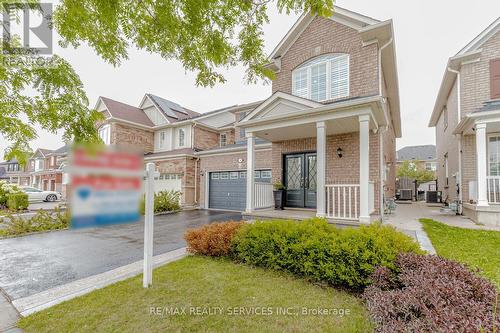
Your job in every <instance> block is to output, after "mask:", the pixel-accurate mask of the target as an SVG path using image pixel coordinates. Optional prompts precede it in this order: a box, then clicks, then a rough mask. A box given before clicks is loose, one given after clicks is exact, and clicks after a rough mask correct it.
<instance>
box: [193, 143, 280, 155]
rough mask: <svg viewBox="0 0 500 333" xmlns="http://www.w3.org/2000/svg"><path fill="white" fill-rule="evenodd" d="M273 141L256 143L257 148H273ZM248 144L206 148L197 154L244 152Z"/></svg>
mask: <svg viewBox="0 0 500 333" xmlns="http://www.w3.org/2000/svg"><path fill="white" fill-rule="evenodd" d="M271 147H272V143H261V144H256V145H255V150H257V149H259V150H261V149H266V148H271ZM246 150H247V146H246V145H244V146H238V147H232V148H222V149H213V150H205V151H199V152H197V153H196V155H197V156H205V155H212V154H213V155H215V154H221V153H222V154H224V153H237V152H242V151H246Z"/></svg>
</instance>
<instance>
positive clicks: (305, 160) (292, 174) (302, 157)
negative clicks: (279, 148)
mask: <svg viewBox="0 0 500 333" xmlns="http://www.w3.org/2000/svg"><path fill="white" fill-rule="evenodd" d="M284 162H285V163H284V165H285V168H284V178H285V186H286V188H287V190H286V206H287V207H298V208H304V207H306V208H316V153H301V154H290V155H285V161H284Z"/></svg>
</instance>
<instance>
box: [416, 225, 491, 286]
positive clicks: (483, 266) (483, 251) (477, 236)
mask: <svg viewBox="0 0 500 333" xmlns="http://www.w3.org/2000/svg"><path fill="white" fill-rule="evenodd" d="M420 222H422V224H423V226H424V231H425V232H426V233H427V235H428V236H429V238H430V240H431V242H432V245H433V246H434V248H435V249H436V252H437V253H438V254H439V255H440V256H442V257H446V258H449V259H453V260H456V261H459V262H462V263H465V264H467V265H469V266H471V267H477V268H479V269H480V270H481V274H482V275H483V276H485V277H486V278H488V279H490V280H491V281H492V282H493V283H494V284H495V285H496V286H497V287H500V255H499V253H500V232H499V231H488V230H471V229H464V228H458V227H450V226H447V225H445V224H443V223H440V222H437V221H434V220H432V219H420Z"/></svg>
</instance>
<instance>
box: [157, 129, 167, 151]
mask: <svg viewBox="0 0 500 333" xmlns="http://www.w3.org/2000/svg"><path fill="white" fill-rule="evenodd" d="M166 146H167V132H166V131H161V132H160V139H159V140H158V148H160V149H161V148H165V147H166Z"/></svg>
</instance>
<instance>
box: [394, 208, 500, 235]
mask: <svg viewBox="0 0 500 333" xmlns="http://www.w3.org/2000/svg"><path fill="white" fill-rule="evenodd" d="M397 205H398V207H397V209H396V212H395V213H394V214H391V215H387V218H388V221H389V223H391V224H393V225H394V226H396V227H408V228H410V229H411V228H414V227H417V225H420V223H419V222H418V219H420V218H429V219H433V220H436V221H439V222H442V223H444V224H446V225H449V226H451V227H458V228H465V229H474V230H494V231H500V227H495V226H485V225H479V224H476V223H474V222H473V221H472V220H471V219H469V218H468V217H466V216H460V215H455V214H449V213H442V212H441V211H440V208H441V206H440V205H436V204H427V203H425V202H413V203H412V202H408V203H404V202H398V204H397Z"/></svg>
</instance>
